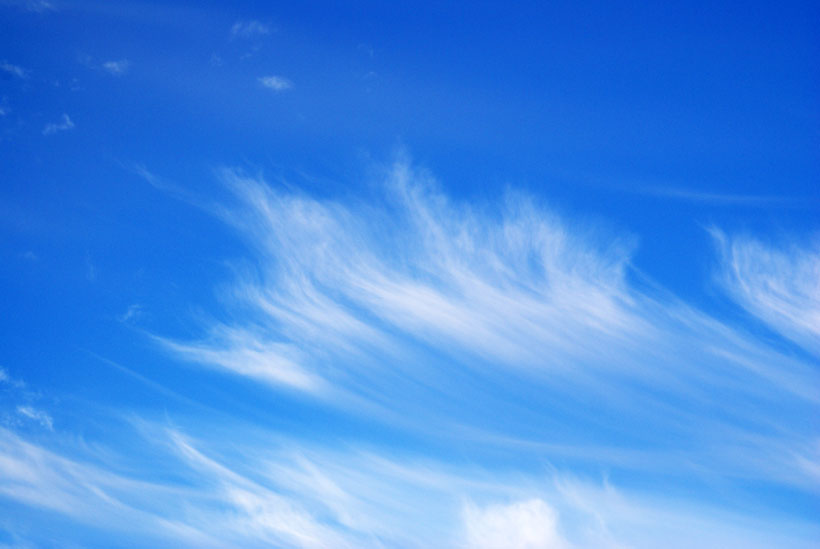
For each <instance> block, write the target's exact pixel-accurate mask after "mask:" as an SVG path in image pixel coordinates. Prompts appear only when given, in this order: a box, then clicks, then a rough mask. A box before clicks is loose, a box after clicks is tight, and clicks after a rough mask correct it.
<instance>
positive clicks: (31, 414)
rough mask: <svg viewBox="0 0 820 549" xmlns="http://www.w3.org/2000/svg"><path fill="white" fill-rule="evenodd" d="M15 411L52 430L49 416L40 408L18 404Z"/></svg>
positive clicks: (52, 426)
mask: <svg viewBox="0 0 820 549" xmlns="http://www.w3.org/2000/svg"><path fill="white" fill-rule="evenodd" d="M17 413H18V414H20V415H22V416H25V417H27V418H29V419H31V420H34V421H36V422H37V423H39V424H40V425H42V426H43V427H45V428H46V429H48V430H49V431H53V430H54V422H53V421H52V419H51V416H50V415H48V414H47V413H46V412H44V411H42V410H37V409H35V408H32V407H31V406H18V407H17Z"/></svg>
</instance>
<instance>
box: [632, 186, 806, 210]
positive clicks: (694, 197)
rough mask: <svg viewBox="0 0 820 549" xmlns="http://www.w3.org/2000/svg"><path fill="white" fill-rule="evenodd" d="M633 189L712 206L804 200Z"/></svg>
mask: <svg viewBox="0 0 820 549" xmlns="http://www.w3.org/2000/svg"><path fill="white" fill-rule="evenodd" d="M633 190H636V191H637V192H639V193H642V194H646V195H651V196H657V197H661V198H670V199H674V200H683V201H686V202H694V203H699V204H708V205H713V206H748V207H764V206H768V207H771V206H784V207H785V206H805V201H798V200H795V199H794V198H791V197H785V196H777V195H755V194H731V193H715V192H705V191H698V190H692V189H684V188H678V187H637V189H633Z"/></svg>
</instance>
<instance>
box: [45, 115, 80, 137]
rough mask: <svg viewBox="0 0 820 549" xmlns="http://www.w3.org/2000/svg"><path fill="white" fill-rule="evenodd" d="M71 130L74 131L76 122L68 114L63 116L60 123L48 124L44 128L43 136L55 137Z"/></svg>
mask: <svg viewBox="0 0 820 549" xmlns="http://www.w3.org/2000/svg"><path fill="white" fill-rule="evenodd" d="M71 129H74V122H73V121H72V120H71V118H69V116H68V115H67V114H63V116H62V118H60V121H59V122H52V123H49V124H46V126H45V127H44V128H43V135H54V134H55V133H58V132H64V131H68V130H71Z"/></svg>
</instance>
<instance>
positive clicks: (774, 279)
mask: <svg viewBox="0 0 820 549" xmlns="http://www.w3.org/2000/svg"><path fill="white" fill-rule="evenodd" d="M712 234H713V236H714V238H715V241H716V243H717V244H718V249H719V251H720V253H721V258H722V264H723V268H722V272H721V282H722V283H723V285H724V286H725V287H726V289H727V290H728V292H729V294H730V295H731V296H732V297H733V298H734V299H735V300H736V301H737V303H738V304H740V305H741V306H742V307H743V308H744V309H746V310H747V311H749V312H750V313H751V314H753V315H755V316H757V317H759V318H760V319H761V320H762V321H763V322H765V323H766V324H768V325H769V326H770V327H772V328H773V329H775V330H777V331H778V332H780V333H781V334H782V335H784V336H785V337H787V338H788V339H791V340H793V341H795V342H796V343H798V344H800V345H802V346H805V347H807V348H809V349H810V350H811V351H812V352H813V353H814V354H815V355H820V239H818V238H816V237H815V239H814V240H813V241H812V242H811V243H810V244H809V245H807V246H805V247H797V246H794V245H790V246H786V247H774V246H772V245H767V244H765V243H763V242H760V241H757V240H755V239H752V238H749V237H739V238H734V239H730V238H729V237H727V236H726V235H725V234H723V233H722V232H720V231H718V230H713V231H712Z"/></svg>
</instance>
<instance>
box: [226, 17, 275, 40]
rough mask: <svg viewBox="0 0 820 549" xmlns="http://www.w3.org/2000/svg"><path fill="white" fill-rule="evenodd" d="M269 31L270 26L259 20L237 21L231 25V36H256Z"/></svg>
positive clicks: (263, 34)
mask: <svg viewBox="0 0 820 549" xmlns="http://www.w3.org/2000/svg"><path fill="white" fill-rule="evenodd" d="M268 33H270V27H268V26H267V25H265V24H264V23H260V22H259V21H254V20H251V21H237V22H236V23H234V24H233V25H232V26H231V37H232V38H256V37H259V36H265V35H266V34H268Z"/></svg>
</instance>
